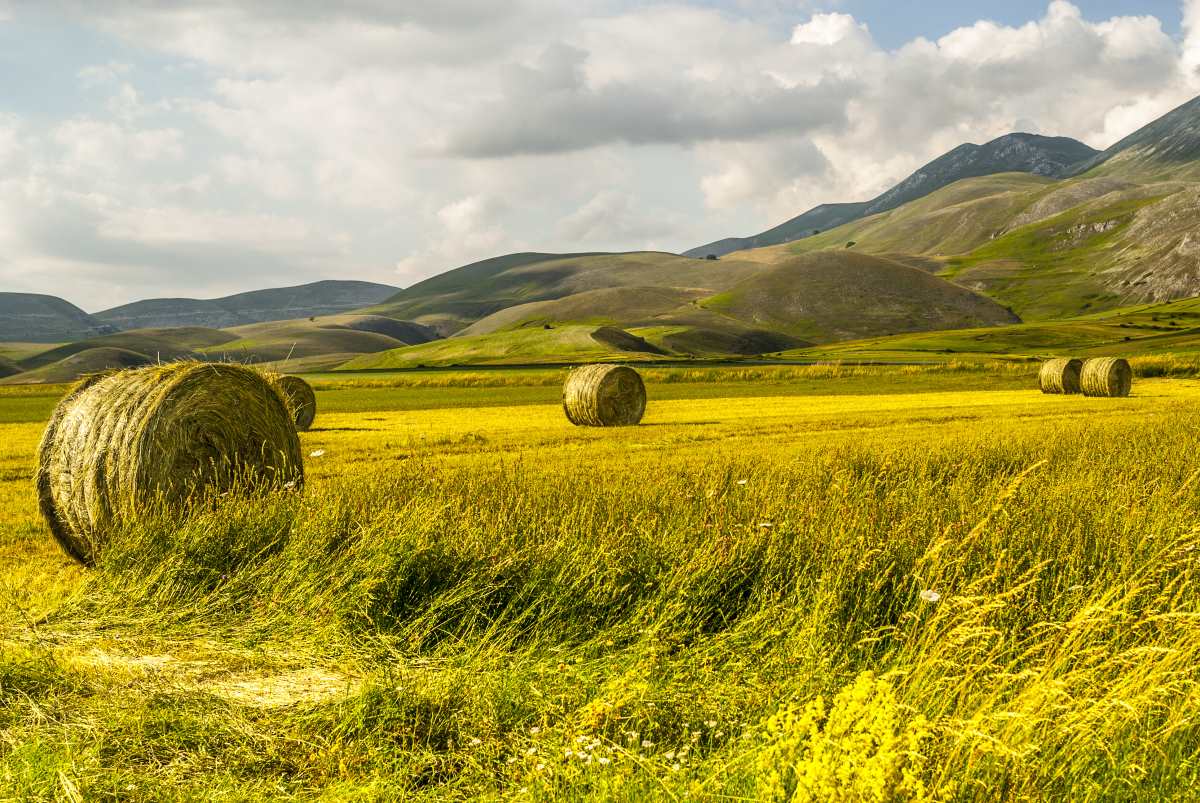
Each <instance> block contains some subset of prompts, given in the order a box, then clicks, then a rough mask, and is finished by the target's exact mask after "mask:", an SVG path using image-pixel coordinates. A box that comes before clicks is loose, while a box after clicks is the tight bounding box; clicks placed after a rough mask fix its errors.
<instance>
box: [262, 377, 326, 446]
mask: <svg viewBox="0 0 1200 803" xmlns="http://www.w3.org/2000/svg"><path fill="white" fill-rule="evenodd" d="M271 384H273V385H275V387H276V389H278V390H279V394H280V395H281V396H283V401H284V404H286V405H287V407H288V410H290V411H291V413H292V420H293V421H295V422H296V429H298V430H299V431H301V432H305V431H307V430H308V428H309V427H311V426H312V422H313V419H314V418H316V417H317V394H316V393H314V392H313V389H312V385H310V384H308V383H307V382H305V381H304V380H303V379H301V378H300V377H298V376H275V377H272V378H271Z"/></svg>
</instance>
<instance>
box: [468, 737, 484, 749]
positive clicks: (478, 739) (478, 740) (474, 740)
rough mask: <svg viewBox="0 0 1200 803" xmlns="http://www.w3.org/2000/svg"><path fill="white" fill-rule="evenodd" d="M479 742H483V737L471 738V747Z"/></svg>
mask: <svg viewBox="0 0 1200 803" xmlns="http://www.w3.org/2000/svg"><path fill="white" fill-rule="evenodd" d="M481 744H483V739H480V738H479V737H478V736H476V737H474V738H472V739H471V747H478V746H479V745H481Z"/></svg>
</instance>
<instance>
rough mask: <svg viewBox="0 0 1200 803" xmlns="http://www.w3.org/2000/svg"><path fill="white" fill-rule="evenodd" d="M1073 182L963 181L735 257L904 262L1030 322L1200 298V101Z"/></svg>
mask: <svg viewBox="0 0 1200 803" xmlns="http://www.w3.org/2000/svg"><path fill="white" fill-rule="evenodd" d="M1080 170H1083V171H1084V172H1078V171H1080ZM1069 172H1071V173H1073V174H1074V175H1071V176H1069V177H1067V178H1062V179H1055V178H1049V177H1043V176H1038V175H1033V174H1022V173H1004V174H998V175H990V176H981V177H975V178H967V179H963V180H960V181H957V182H955V183H953V184H951V185H949V186H946V187H943V188H941V189H939V190H936V191H935V192H933V193H930V194H929V195H927V196H925V197H923V198H921V199H919V200H916V201H911V202H909V203H907V204H904V205H903V206H900V207H897V208H895V209H892V210H889V211H885V212H880V213H878V214H874V215H871V216H869V217H865V218H862V219H860V220H856V221H852V222H850V223H847V224H844V225H842V226H840V227H838V228H836V229H832V230H829V231H825V232H822V233H821V234H819V235H816V236H810V237H807V238H804V239H802V240H797V241H795V242H791V243H786V244H782V245H777V246H769V247H767V248H762V249H757V250H753V251H746V252H740V253H738V254H737V255H735V256H736V258H737V259H740V260H762V261H778V260H781V259H785V258H787V257H789V256H794V255H796V254H799V253H807V252H812V251H818V250H821V249H831V248H834V249H836V248H841V249H845V248H847V247H852V248H853V250H855V251H859V252H866V253H870V254H876V255H895V254H897V253H902V254H904V255H906V256H904V257H903V259H904V260H912V259H913V258H919V259H921V260H924V261H926V262H927V263H929V264H930V266H931V267H930V268H929V269H931V270H932V271H933V272H934V273H937V274H938V275H940V276H942V277H943V278H947V279H950V280H952V281H953V282H955V283H957V284H959V285H962V286H964V287H968V288H970V289H972V290H975V291H976V292H979V293H982V294H984V295H987V296H989V297H990V298H993V299H995V300H997V301H998V302H1000V303H1001V304H1003V305H1005V306H1008V307H1010V308H1012V309H1013V310H1014V311H1015V312H1016V313H1017V314H1018V315H1019V316H1020V317H1021V318H1022V319H1023V320H1025V321H1028V322H1037V321H1050V320H1061V319H1063V318H1066V317H1070V316H1076V315H1084V314H1093V313H1096V312H1101V311H1106V310H1114V309H1119V308H1122V307H1126V306H1130V305H1135V304H1158V303H1163V302H1169V301H1173V300H1177V299H1182V298H1189V297H1192V296H1197V295H1200V235H1198V234H1197V231H1198V229H1200V227H1198V224H1200V99H1197V100H1193V101H1191V102H1189V103H1186V104H1184V105H1183V106H1180V107H1179V108H1177V109H1175V110H1173V111H1171V112H1169V113H1168V114H1166V115H1164V116H1163V117H1162V118H1160V119H1158V120H1156V121H1154V122H1152V123H1150V124H1149V125H1147V126H1144V127H1143V128H1141V129H1140V130H1138V131H1137V132H1135V133H1133V134H1131V135H1130V136H1128V137H1126V138H1125V139H1123V140H1121V141H1120V142H1118V143H1117V144H1116V145H1114V146H1113V147H1112V148H1110V149H1109V150H1107V151H1105V153H1104V154H1100V155H1099V156H1097V157H1094V158H1093V159H1090V160H1086V161H1085V162H1084V163H1083V164H1082V165H1080V166H1077V167H1075V168H1072V170H1071V171H1069Z"/></svg>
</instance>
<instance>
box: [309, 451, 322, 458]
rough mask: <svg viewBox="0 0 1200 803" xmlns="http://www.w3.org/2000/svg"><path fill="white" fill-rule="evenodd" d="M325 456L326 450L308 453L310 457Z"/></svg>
mask: <svg viewBox="0 0 1200 803" xmlns="http://www.w3.org/2000/svg"><path fill="white" fill-rule="evenodd" d="M324 455H325V450H324V449H316V450H314V451H311V452H309V453H308V456H309V457H323V456H324Z"/></svg>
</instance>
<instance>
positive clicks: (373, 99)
mask: <svg viewBox="0 0 1200 803" xmlns="http://www.w3.org/2000/svg"><path fill="white" fill-rule="evenodd" d="M1198 68H1200V0H1186V1H1185V2H1183V3H1182V4H1181V3H1178V2H1165V1H1160V0H1145V1H1143V2H1135V0H1095V1H1094V2H1090V1H1089V0H1074V1H1073V2H1066V0H1053V2H1045V0H1043V1H1042V2H1035V0H1006V2H994V1H989V2H982V0H958V2H946V1H944V0H926V2H922V3H920V4H916V3H912V4H909V3H904V4H901V3H896V2H887V0H827V1H825V0H676V1H675V2H650V1H649V0H508V1H507V2H503V3H500V2H495V1H494V0H437V1H436V2H434V1H433V0H429V1H428V2H426V1H425V0H414V1H413V2H405V3H396V2H390V0H347V1H346V2H341V3H336V4H334V3H327V2H323V0H257V1H256V2H253V3H249V2H242V3H239V2H234V1H233V0H207V1H206V2H199V1H197V0H174V2H171V3H164V2H159V1H158V0H111V1H108V0H0V291H17V292H38V293H50V294H53V295H58V296H61V297H63V298H66V299H67V300H69V301H71V302H73V303H75V304H77V305H79V306H81V307H83V308H84V309H86V310H88V311H92V312H94V311H98V310H101V309H105V308H108V307H111V306H115V305H118V304H122V303H126V302H129V301H132V300H136V299H141V298H148V297H162V296H188V297H200V298H211V297H216V296H220V295H225V294H228V293H234V292H240V291H244V290H251V289H259V288H262V287H273V286H284V285H292V284H300V283H304V282H309V281H315V280H318V279H327V278H332V279H362V280H370V281H379V282H385V283H388V284H394V285H397V286H407V285H410V284H412V283H414V282H417V281H419V280H421V279H423V278H426V277H428V276H432V275H435V274H437V273H440V272H442V271H445V270H448V269H451V268H454V267H457V266H459V265H463V264H467V263H469V262H472V261H475V260H478V259H483V258H486V257H489V256H495V255H498V254H503V253H510V252H514V251H546V252H572V251H602V250H612V251H623V250H638V249H653V250H667V251H681V250H685V249H687V248H691V247H694V246H698V245H701V244H703V243H706V242H709V241H712V240H716V239H719V238H722V237H726V236H734V235H740V236H745V235H750V234H754V233H756V232H758V231H761V230H764V229H766V228H769V227H771V226H773V225H775V224H777V223H780V222H782V221H783V220H786V219H788V218H790V217H793V216H795V215H797V214H800V213H801V212H804V211H805V210H807V209H809V208H811V207H812V206H815V205H817V204H819V203H825V202H836V201H856V200H865V199H868V198H871V197H873V196H875V195H877V194H879V193H880V192H882V191H884V190H885V189H887V188H888V187H890V186H891V185H893V184H894V183H896V182H897V181H899V180H901V179H903V178H904V177H905V176H907V175H908V174H909V173H911V172H912V171H913V170H914V169H916V168H917V167H919V166H920V165H922V164H924V163H926V162H928V161H929V160H931V159H933V158H935V157H937V156H939V155H940V154H942V153H944V152H946V151H948V150H950V149H952V148H953V147H955V146H957V145H959V144H961V143H963V142H977V143H982V142H985V141H987V140H989V139H992V138H994V137H997V136H1000V135H1003V134H1005V133H1008V132H1011V131H1015V130H1020V131H1028V132H1033V133H1042V134H1047V135H1062V136H1071V137H1076V138H1078V139H1081V140H1083V141H1085V142H1087V143H1088V144H1090V145H1092V146H1093V147H1097V148H1104V147H1107V146H1108V145H1110V144H1112V143H1113V142H1115V141H1116V140H1118V139H1120V138H1121V137H1123V136H1125V135H1126V134H1128V133H1130V132H1132V131H1133V130H1135V129H1136V128H1138V127H1140V126H1141V125H1143V124H1145V123H1147V122H1149V121H1151V120H1153V119H1154V118H1156V117H1158V116H1160V115H1161V114H1163V113H1165V112H1167V111H1169V110H1170V109H1172V108H1174V107H1175V106H1177V105H1179V104H1180V103H1183V102H1185V101H1186V100H1189V99H1190V98H1192V97H1194V96H1195V95H1197V94H1200V71H1198Z"/></svg>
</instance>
